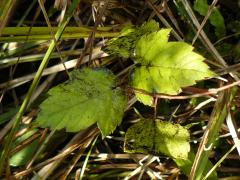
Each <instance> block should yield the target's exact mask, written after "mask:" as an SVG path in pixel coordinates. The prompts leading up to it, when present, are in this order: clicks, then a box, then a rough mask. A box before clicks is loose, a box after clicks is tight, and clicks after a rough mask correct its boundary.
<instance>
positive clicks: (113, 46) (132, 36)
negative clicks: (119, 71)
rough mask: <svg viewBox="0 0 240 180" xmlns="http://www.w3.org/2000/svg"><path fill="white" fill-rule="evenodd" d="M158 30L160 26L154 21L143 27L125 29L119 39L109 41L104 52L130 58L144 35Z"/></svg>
mask: <svg viewBox="0 0 240 180" xmlns="http://www.w3.org/2000/svg"><path fill="white" fill-rule="evenodd" d="M157 30H159V24H158V23H157V22H156V21H154V20H151V21H149V22H146V23H144V24H143V25H142V26H140V27H136V28H134V27H133V26H128V27H125V28H124V29H123V30H122V31H121V32H120V35H119V36H118V37H116V38H113V39H111V40H110V41H108V43H107V47H106V48H105V49H104V51H106V52H108V53H109V54H111V55H114V56H120V57H124V58H129V57H131V56H132V54H133V52H134V49H135V46H136V42H137V40H138V39H139V38H140V37H141V36H142V35H144V34H148V33H151V32H154V31H157Z"/></svg>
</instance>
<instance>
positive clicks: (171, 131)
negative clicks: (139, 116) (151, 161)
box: [124, 119, 190, 159]
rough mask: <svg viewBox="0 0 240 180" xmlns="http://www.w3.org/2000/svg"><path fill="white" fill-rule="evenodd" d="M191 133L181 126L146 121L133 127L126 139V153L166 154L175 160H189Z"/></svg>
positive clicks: (158, 121)
mask: <svg viewBox="0 0 240 180" xmlns="http://www.w3.org/2000/svg"><path fill="white" fill-rule="evenodd" d="M189 138H190V135H189V132H188V130H187V129H186V128H184V127H182V126H180V125H179V124H172V123H170V122H165V121H161V120H156V121H154V120H151V119H145V120H141V121H139V122H137V123H136V124H134V125H133V126H131V127H130V128H129V129H128V131H127V133H126V137H125V145H124V148H125V151H126V152H138V153H146V154H149V153H153V154H159V153H162V154H165V155H167V156H170V157H172V158H174V159H188V153H189V151H190V144H189Z"/></svg>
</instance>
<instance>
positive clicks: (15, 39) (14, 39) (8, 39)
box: [0, 31, 119, 42]
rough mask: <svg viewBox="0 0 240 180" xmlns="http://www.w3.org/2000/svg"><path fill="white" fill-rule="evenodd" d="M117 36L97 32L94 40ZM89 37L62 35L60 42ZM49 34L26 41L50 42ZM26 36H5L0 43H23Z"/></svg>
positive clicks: (74, 34) (31, 36) (84, 34)
mask: <svg viewBox="0 0 240 180" xmlns="http://www.w3.org/2000/svg"><path fill="white" fill-rule="evenodd" d="M117 35H119V32H105V31H98V32H96V35H95V37H96V38H103V37H105V38H109V37H116V36H117ZM88 36H89V32H81V33H78V32H77V33H64V34H63V35H62V36H61V38H60V39H61V40H63V39H79V38H87V37H88ZM51 39H52V37H51V34H39V35H30V36H28V41H39V40H51ZM25 40H26V36H25V35H21V36H7V37H0V41H1V42H19V41H25Z"/></svg>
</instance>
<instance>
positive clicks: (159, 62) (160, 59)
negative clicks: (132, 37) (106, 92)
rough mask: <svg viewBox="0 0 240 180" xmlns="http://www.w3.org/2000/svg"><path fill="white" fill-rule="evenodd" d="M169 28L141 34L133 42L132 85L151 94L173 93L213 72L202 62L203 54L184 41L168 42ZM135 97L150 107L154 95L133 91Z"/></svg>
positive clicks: (211, 74)
mask: <svg viewBox="0 0 240 180" xmlns="http://www.w3.org/2000/svg"><path fill="white" fill-rule="evenodd" d="M169 33H170V29H162V30H160V31H157V32H153V33H150V34H147V35H144V36H142V37H141V38H140V40H139V41H137V43H136V50H135V53H136V57H135V59H136V63H137V64H136V67H135V69H134V71H133V74H132V86H133V87H134V88H136V89H142V90H145V91H147V92H150V93H163V94H170V95H176V94H178V93H180V92H181V88H182V87H186V86H190V85H193V84H195V83H196V80H201V79H204V78H205V77H212V76H214V73H213V72H212V71H210V70H209V67H208V66H207V64H205V63H204V62H203V60H204V57H202V56H201V55H199V54H197V53H195V52H193V47H192V46H191V45H189V44H187V43H184V42H168V36H169ZM136 97H137V99H138V100H139V101H141V102H142V103H144V104H145V105H149V106H151V105H152V103H153V98H152V97H151V96H149V95H146V94H143V93H140V92H136Z"/></svg>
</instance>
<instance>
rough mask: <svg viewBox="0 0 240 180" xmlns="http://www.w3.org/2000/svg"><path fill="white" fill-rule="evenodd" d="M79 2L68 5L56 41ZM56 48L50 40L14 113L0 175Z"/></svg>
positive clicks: (2, 155) (2, 157)
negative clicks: (68, 9) (18, 107)
mask: <svg viewBox="0 0 240 180" xmlns="http://www.w3.org/2000/svg"><path fill="white" fill-rule="evenodd" d="M78 3H79V0H74V1H73V2H72V5H71V6H70V11H71V12H70V14H68V16H67V17H66V19H65V21H63V23H62V24H61V25H60V27H59V28H58V30H57V32H56V35H55V38H56V41H58V40H59V39H60V37H61V35H62V32H63V31H64V29H65V27H66V25H67V24H68V22H69V21H70V19H71V17H72V14H73V12H74V9H75V8H74V7H77V4H78ZM55 48H56V44H55V41H54V40H52V41H51V44H50V46H49V48H48V50H47V52H46V55H45V56H44V58H43V60H42V63H41V64H40V67H39V68H38V71H37V73H36V76H35V77H34V79H33V82H32V84H31V86H30V88H29V90H28V92H27V95H26V97H25V98H24V101H23V103H22V105H21V107H20V110H19V111H18V113H17V115H16V120H15V123H14V125H13V127H12V129H11V131H10V133H9V135H8V137H7V141H6V143H5V146H4V149H3V151H2V154H1V157H0V176H1V174H2V170H3V166H4V161H5V160H6V159H7V158H8V156H9V151H10V149H11V146H12V143H13V136H14V134H15V133H16V131H17V129H18V127H19V125H20V122H21V119H22V116H23V114H24V112H25V110H26V108H27V106H28V103H29V100H30V98H31V96H32V94H33V92H34V90H35V89H36V87H37V85H38V83H39V81H40V78H41V75H42V72H43V70H44V69H45V67H46V66H47V64H48V61H49V59H50V55H51V53H52V52H53V51H54V50H55Z"/></svg>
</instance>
